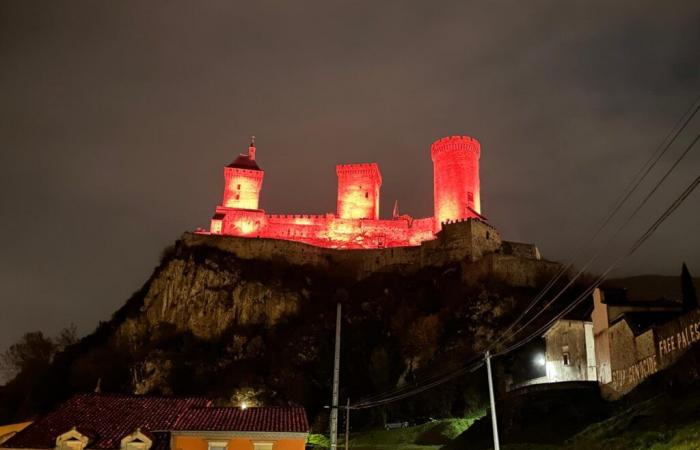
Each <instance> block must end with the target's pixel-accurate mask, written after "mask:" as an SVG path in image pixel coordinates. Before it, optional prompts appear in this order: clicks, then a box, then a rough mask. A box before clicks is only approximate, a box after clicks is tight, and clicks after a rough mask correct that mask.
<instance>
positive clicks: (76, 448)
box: [56, 427, 88, 450]
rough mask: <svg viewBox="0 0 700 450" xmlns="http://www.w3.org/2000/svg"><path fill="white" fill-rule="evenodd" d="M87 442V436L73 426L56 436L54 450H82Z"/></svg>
mask: <svg viewBox="0 0 700 450" xmlns="http://www.w3.org/2000/svg"><path fill="white" fill-rule="evenodd" d="M87 443H88V437H87V436H85V435H83V434H82V433H80V432H79V431H78V430H76V429H75V427H73V429H72V430H70V431H68V432H66V433H63V434H61V435H60V436H58V437H57V438H56V450H83V449H84V448H85V447H86V446H87Z"/></svg>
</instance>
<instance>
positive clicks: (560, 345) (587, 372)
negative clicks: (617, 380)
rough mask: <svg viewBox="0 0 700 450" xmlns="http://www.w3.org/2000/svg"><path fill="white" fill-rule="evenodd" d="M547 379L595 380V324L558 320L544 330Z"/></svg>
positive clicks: (558, 380)
mask: <svg viewBox="0 0 700 450" xmlns="http://www.w3.org/2000/svg"><path fill="white" fill-rule="evenodd" d="M543 337H544V339H545V342H546V351H545V370H546V373H547V375H546V377H547V382H549V383H556V382H561V381H596V358H595V342H594V339H593V324H592V323H591V322H588V321H585V320H564V319H562V320H558V321H556V322H555V323H554V325H552V327H551V328H550V329H549V330H547V332H546V333H545V334H544V336H543Z"/></svg>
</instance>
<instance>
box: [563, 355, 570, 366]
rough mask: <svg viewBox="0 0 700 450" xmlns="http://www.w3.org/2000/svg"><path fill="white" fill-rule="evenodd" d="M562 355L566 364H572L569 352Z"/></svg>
mask: <svg viewBox="0 0 700 450" xmlns="http://www.w3.org/2000/svg"><path fill="white" fill-rule="evenodd" d="M561 357H562V360H563V361H564V365H565V366H568V365H570V364H571V358H570V357H569V354H568V353H562V355H561Z"/></svg>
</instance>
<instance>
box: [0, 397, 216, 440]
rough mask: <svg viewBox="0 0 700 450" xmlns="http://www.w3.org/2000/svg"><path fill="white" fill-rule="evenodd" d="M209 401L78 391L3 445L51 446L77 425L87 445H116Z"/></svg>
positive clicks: (164, 425)
mask: <svg viewBox="0 0 700 450" xmlns="http://www.w3.org/2000/svg"><path fill="white" fill-rule="evenodd" d="M208 404H209V402H208V400H206V399H203V398H167V397H143V396H136V395H110V394H80V395H76V396H75V397H73V398H71V399H69V400H67V401H66V402H64V403H63V404H61V405H60V406H59V407H58V408H57V409H56V410H54V411H52V412H50V413H48V414H47V415H45V416H43V417H41V418H40V419H38V420H36V421H35V422H33V423H32V424H31V425H29V426H28V427H27V428H25V429H24V430H22V431H20V432H19V433H17V434H16V435H14V436H13V437H12V438H10V439H9V440H8V441H7V442H5V443H4V444H3V445H2V446H3V447H12V448H53V447H55V446H56V437H58V436H59V435H61V434H63V433H65V432H66V431H69V430H70V429H71V428H73V427H76V428H77V429H78V431H80V432H81V433H83V431H85V433H84V434H88V435H94V436H95V438H94V440H91V442H90V443H89V444H88V447H89V448H96V449H108V448H119V444H120V441H121V439H122V438H123V437H124V436H127V435H129V434H131V433H133V432H134V430H136V428H143V429H144V430H152V431H155V430H168V429H169V428H170V427H171V426H172V424H173V422H174V421H175V420H176V419H177V417H178V416H179V415H180V414H181V413H182V412H183V411H184V410H186V409H189V408H191V407H202V406H206V405H208Z"/></svg>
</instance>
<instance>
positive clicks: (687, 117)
mask: <svg viewBox="0 0 700 450" xmlns="http://www.w3.org/2000/svg"><path fill="white" fill-rule="evenodd" d="M699 110H700V97H699V98H698V99H697V100H696V101H695V102H694V104H693V106H692V107H691V108H690V109H689V110H688V111H687V112H686V113H685V114H684V115H683V117H682V118H681V119H680V120H679V122H678V123H677V125H676V127H674V129H672V131H671V132H670V133H669V135H667V137H666V139H664V141H663V143H662V145H660V146H659V147H658V148H657V150H656V151H655V152H654V153H653V154H652V155H651V157H650V158H649V160H647V162H646V163H645V164H644V165H643V166H642V168H641V169H640V171H639V172H638V173H637V175H635V177H634V178H633V179H632V180H631V182H630V183H629V184H628V186H627V188H626V189H625V191H623V195H622V196H621V197H620V198H619V199H618V200H617V201H616V202H615V206H614V207H613V210H612V211H611V212H610V214H608V216H607V217H606V219H605V220H604V221H603V223H602V224H601V225H600V227H599V228H598V229H597V230H596V232H595V233H594V234H593V236H592V238H591V242H593V241H595V239H596V238H597V237H598V235H599V234H600V233H601V232H602V230H603V229H604V228H605V227H606V226H607V225H608V224H609V223H610V221H611V220H612V218H613V217H614V216H615V215H616V214H617V213H618V212H619V211H620V209H621V207H622V206H623V205H624V203H625V202H626V201H627V200H628V199H629V198H630V196H631V195H632V193H634V191H635V190H636V189H637V188H638V187H639V185H640V184H641V182H642V181H643V180H644V179H645V178H646V176H647V175H648V174H649V173H650V172H651V170H652V169H653V167H655V165H656V164H657V163H658V162H659V161H660V159H661V158H662V157H663V155H664V154H666V152H667V151H668V150H669V149H670V148H671V146H672V145H673V143H674V142H675V141H676V139H677V138H678V136H679V135H680V133H681V132H682V131H683V130H684V129H685V128H686V127H687V125H688V124H689V123H690V121H691V120H692V119H693V118H694V117H695V115H696V114H697V113H698V111H699ZM679 124H680V126H679ZM673 130H675V131H673ZM699 139H700V135H698V136H696V138H695V139H694V140H693V142H692V143H691V144H690V145H689V146H688V147H687V148H686V150H685V151H684V152H683V153H682V154H681V155H680V157H679V158H678V159H677V160H676V161H675V162H674V164H673V165H672V166H671V168H670V169H669V170H668V171H667V172H666V173H665V174H664V175H663V177H662V178H661V179H660V180H659V181H658V182H657V183H656V185H655V186H654V188H652V190H651V191H650V192H649V193H648V194H647V196H646V197H645V198H644V199H643V200H642V202H641V203H640V204H639V205H638V206H637V208H636V209H635V210H634V212H633V213H632V214H631V215H630V216H629V217H628V218H627V220H626V221H625V222H624V223H623V225H622V226H621V227H620V228H619V229H618V230H617V231H616V233H615V234H614V235H613V237H612V238H614V237H616V236H617V235H618V234H619V232H620V231H621V230H622V229H624V227H625V226H627V225H628V224H629V222H630V221H631V220H632V219H633V218H634V217H635V216H636V214H637V213H638V212H639V211H640V209H641V208H642V207H643V206H644V205H645V204H646V203H647V201H648V200H649V199H650V198H651V196H653V194H654V193H655V192H656V191H657V190H658V188H659V187H660V186H661V184H663V182H664V181H665V180H666V179H667V177H668V176H669V175H670V174H671V173H672V172H673V171H674V170H675V168H676V167H677V166H678V164H679V163H680V162H681V161H682V160H683V158H685V156H686V155H687V154H688V153H689V152H690V150H691V149H692V147H693V146H694V145H695V144H696V143H697V141H698V140H699ZM640 174H641V176H640ZM698 183H700V177H698V178H697V179H696V180H695V181H694V183H691V186H689V187H688V188H687V189H686V191H684V193H683V194H681V197H679V198H678V199H677V200H676V201H675V202H674V203H673V204H672V205H671V207H669V209H668V210H667V211H666V212H665V213H664V215H662V217H661V218H660V219H659V220H657V222H655V224H653V225H652V227H651V228H650V229H649V230H647V232H646V233H645V234H644V235H642V237H640V239H639V240H638V241H637V243H635V246H633V249H632V250H631V251H630V252H629V253H628V254H626V255H623V257H621V258H618V260H617V261H616V262H615V263H613V264H612V265H611V266H610V267H609V268H608V269H607V270H606V271H605V272H604V273H603V274H602V275H601V276H600V277H598V279H597V280H596V281H595V282H594V283H593V284H592V285H591V286H590V287H589V288H587V289H586V290H585V291H584V292H583V293H582V294H581V295H580V296H579V297H578V298H577V299H576V300H575V301H574V302H573V303H572V304H571V305H569V306H568V307H567V308H565V309H564V310H563V311H562V312H561V313H560V314H557V315H555V317H554V318H553V319H552V320H550V321H549V322H548V323H547V324H546V325H545V326H544V327H541V328H540V329H538V330H537V331H536V332H534V333H532V334H531V335H529V336H528V337H527V338H524V339H522V340H520V341H518V342H517V343H515V344H513V345H511V346H510V347H508V348H506V349H505V350H502V351H500V352H498V353H496V354H495V355H493V356H494V357H495V356H500V355H503V354H506V353H508V352H510V351H513V350H515V349H516V348H520V347H522V346H523V345H525V344H527V343H528V342H530V341H531V340H532V339H533V338H534V337H536V336H538V335H541V332H542V331H543V330H546V329H547V328H548V327H549V326H550V325H551V324H552V323H554V322H555V321H556V320H558V319H559V318H561V317H562V316H563V315H565V314H568V313H569V312H570V311H571V310H573V308H574V307H575V306H577V305H578V304H579V303H580V302H581V301H583V300H584V299H585V298H587V297H588V295H590V293H591V292H592V291H593V290H594V289H595V288H596V287H597V286H598V285H600V283H602V281H604V279H605V277H606V276H607V274H608V273H609V272H610V271H611V270H612V269H613V268H614V267H616V265H617V264H619V263H620V262H621V261H622V260H623V259H624V258H626V257H628V256H629V255H631V254H632V253H634V251H636V250H637V249H638V248H639V246H641V245H642V244H643V243H644V242H645V241H646V240H647V239H648V238H649V237H650V236H651V234H653V232H654V231H655V230H656V229H657V228H658V227H659V226H660V225H661V223H663V221H664V220H666V218H667V217H668V216H670V214H671V213H673V211H675V209H676V208H678V207H679V206H680V204H681V203H682V202H683V201H684V200H685V198H687V197H688V196H689V195H690V193H691V192H692V191H693V190H694V189H695V188H696V187H697V185H698ZM584 248H585V246H582V247H581V248H580V249H579V252H577V255H576V256H575V257H574V258H573V259H572V260H571V261H570V262H569V264H568V265H567V266H566V267H564V268H562V269H560V270H559V271H558V273H557V275H555V276H554V277H553V278H552V279H550V281H549V282H548V283H547V285H546V286H545V287H544V288H543V289H542V290H541V291H540V292H539V293H538V295H537V296H536V297H535V298H534V299H533V300H532V301H531V302H530V304H529V305H528V307H527V308H526V310H525V311H524V312H523V313H521V314H520V316H519V317H518V318H517V319H516V320H515V321H514V322H513V323H512V324H511V325H510V326H509V327H508V329H507V330H506V331H505V332H504V333H502V334H501V336H500V337H499V338H498V339H496V341H494V342H493V343H492V344H491V345H490V346H489V347H488V349H487V350H491V349H493V348H494V347H495V346H496V345H497V344H498V343H499V342H501V341H502V340H504V339H508V338H509V337H512V336H515V335H517V334H518V333H520V332H521V331H523V330H524V329H525V327H527V325H529V324H530V323H532V321H534V320H535V319H536V318H537V317H539V316H540V315H541V314H542V313H543V312H544V310H546V309H547V308H548V307H549V306H550V305H551V304H553V303H554V301H556V300H557V299H558V298H559V297H560V296H561V295H562V294H563V292H564V291H565V290H566V289H567V288H568V287H570V286H571V284H572V283H573V281H575V280H576V279H578V277H579V276H580V275H581V274H582V273H583V272H584V271H585V269H586V268H587V267H588V265H589V264H590V263H592V262H593V261H594V260H595V259H596V258H597V257H598V256H599V254H600V250H599V251H598V252H597V253H596V254H595V255H594V256H593V257H592V258H591V259H590V260H589V261H588V262H587V263H586V265H585V266H584V268H582V269H581V270H580V271H579V272H578V273H577V275H576V276H575V277H574V278H573V280H572V281H569V283H568V284H567V285H566V286H565V287H564V288H563V289H562V290H561V291H560V292H559V293H558V294H557V295H556V296H555V297H554V299H552V300H551V301H550V302H549V303H548V304H547V305H546V306H545V307H544V308H543V309H542V310H540V311H539V312H538V313H537V314H536V315H535V316H533V317H532V318H531V319H530V320H529V321H528V322H527V323H526V324H525V325H523V326H521V327H520V328H519V329H518V330H517V331H516V332H514V333H511V334H510V335H509V334H508V333H509V332H510V331H511V330H512V329H513V328H514V327H515V326H516V325H517V324H518V322H520V321H521V320H522V319H523V318H524V317H525V316H526V314H527V313H528V312H529V311H530V310H532V308H533V307H534V306H535V305H536V304H537V303H538V302H539V301H540V300H541V299H542V298H543V297H544V295H546V293H547V291H548V290H549V289H551V287H552V286H554V284H555V283H556V282H557V281H558V280H559V279H560V278H561V276H563V274H565V273H566V272H567V271H568V270H569V269H570V268H571V267H573V263H574V261H575V260H576V259H577V258H578V256H579V255H580V253H581V250H583V249H584ZM482 365H483V361H482V360H481V357H480V356H478V357H474V358H472V360H470V362H469V363H468V364H467V365H465V366H463V367H461V368H459V369H457V370H455V371H453V372H449V373H447V374H444V375H441V376H432V377H428V378H426V379H425V380H423V381H422V382H421V383H420V384H418V383H416V384H414V387H410V386H408V385H406V386H402V387H399V388H395V389H393V390H390V391H387V392H384V393H382V394H377V395H374V396H370V397H366V398H365V399H363V400H361V401H360V402H358V403H356V404H355V405H352V406H351V407H350V408H352V409H365V408H372V407H375V406H381V405H384V404H388V403H393V402H395V401H398V400H402V399H404V398H407V397H411V396H413V395H417V394H420V393H422V392H425V391H427V390H429V389H432V388H434V387H436V386H439V385H441V384H444V383H446V382H448V381H450V380H452V379H454V378H456V377H458V376H460V375H462V374H464V373H467V372H473V371H474V370H476V369H478V368H479V367H481V366H482Z"/></svg>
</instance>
